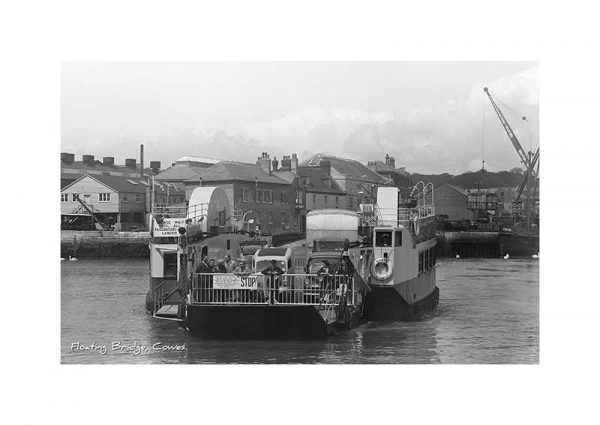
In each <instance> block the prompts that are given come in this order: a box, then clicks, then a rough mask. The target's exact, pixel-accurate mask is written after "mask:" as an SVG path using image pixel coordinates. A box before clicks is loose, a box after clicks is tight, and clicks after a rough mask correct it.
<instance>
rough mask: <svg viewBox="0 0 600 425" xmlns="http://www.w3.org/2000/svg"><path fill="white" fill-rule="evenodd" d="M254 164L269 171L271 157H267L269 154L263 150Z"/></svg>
mask: <svg viewBox="0 0 600 425" xmlns="http://www.w3.org/2000/svg"><path fill="white" fill-rule="evenodd" d="M256 165H258V166H259V167H260V168H262V169H263V170H264V171H265V172H266V173H270V172H271V159H270V158H269V154H268V153H267V152H263V153H262V156H260V157H258V158H257V160H256Z"/></svg>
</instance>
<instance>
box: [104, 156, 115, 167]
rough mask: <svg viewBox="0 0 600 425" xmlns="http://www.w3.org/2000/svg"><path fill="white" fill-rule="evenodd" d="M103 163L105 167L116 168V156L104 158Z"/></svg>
mask: <svg viewBox="0 0 600 425" xmlns="http://www.w3.org/2000/svg"><path fill="white" fill-rule="evenodd" d="M102 163H103V164H104V165H109V166H111V167H114V165H115V157H114V156H105V157H104V158H102Z"/></svg>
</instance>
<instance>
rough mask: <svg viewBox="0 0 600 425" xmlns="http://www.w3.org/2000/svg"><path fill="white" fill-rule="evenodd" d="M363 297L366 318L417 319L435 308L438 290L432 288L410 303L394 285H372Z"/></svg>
mask: <svg viewBox="0 0 600 425" xmlns="http://www.w3.org/2000/svg"><path fill="white" fill-rule="evenodd" d="M371 289H372V291H371V292H369V293H368V294H367V296H366V299H365V316H366V318H367V320H375V321H382V320H398V321H410V320H419V319H420V318H421V317H422V316H423V315H425V314H427V313H429V312H432V311H433V310H435V308H436V307H437V305H438V304H439V300H440V290H439V289H438V287H437V286H436V287H434V290H433V291H432V292H431V293H430V294H429V295H427V296H426V297H424V298H422V299H421V300H419V301H416V302H414V303H412V304H409V303H407V302H406V300H405V299H404V298H403V297H402V295H400V293H399V292H398V290H397V287H395V286H389V287H381V286H380V287H373V288H371Z"/></svg>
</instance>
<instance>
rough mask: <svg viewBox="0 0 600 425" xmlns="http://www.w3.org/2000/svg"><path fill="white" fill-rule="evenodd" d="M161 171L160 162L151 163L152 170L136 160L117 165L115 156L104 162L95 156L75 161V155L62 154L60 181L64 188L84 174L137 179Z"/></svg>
mask: <svg viewBox="0 0 600 425" xmlns="http://www.w3.org/2000/svg"><path fill="white" fill-rule="evenodd" d="M140 158H141V160H140V162H142V161H143V159H142V158H143V148H142V147H140ZM159 171H160V161H150V168H144V170H143V173H142V167H141V165H140V164H138V163H137V160H136V159H135V158H127V159H125V165H118V164H115V157H114V156H105V157H103V158H102V161H99V160H97V159H95V157H94V155H82V157H81V161H75V154H72V153H67V152H62V153H61V154H60V179H61V185H60V187H61V188H63V187H65V186H67V185H68V184H70V183H73V182H74V181H75V180H77V179H79V178H80V177H81V176H83V175H84V174H88V175H90V176H100V175H102V176H116V177H130V178H137V177H143V176H151V175H153V174H157V173H158V172H159Z"/></svg>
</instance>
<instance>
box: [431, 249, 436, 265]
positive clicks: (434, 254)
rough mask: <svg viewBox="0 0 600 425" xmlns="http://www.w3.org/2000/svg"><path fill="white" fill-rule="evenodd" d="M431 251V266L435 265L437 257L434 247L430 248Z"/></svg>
mask: <svg viewBox="0 0 600 425" xmlns="http://www.w3.org/2000/svg"><path fill="white" fill-rule="evenodd" d="M431 251H432V252H433V255H432V257H433V262H432V263H431V264H432V266H433V267H435V262H436V259H437V253H436V252H435V247H433V248H431Z"/></svg>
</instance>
